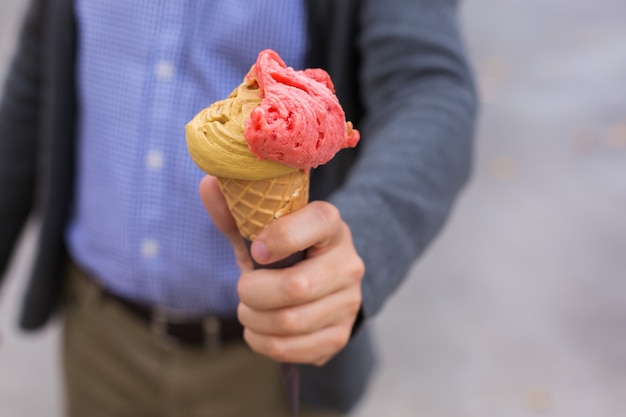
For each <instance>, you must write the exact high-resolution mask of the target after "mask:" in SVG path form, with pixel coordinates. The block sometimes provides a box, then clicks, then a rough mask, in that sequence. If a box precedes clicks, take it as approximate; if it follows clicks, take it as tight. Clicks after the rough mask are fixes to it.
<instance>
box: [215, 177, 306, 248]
mask: <svg viewBox="0 0 626 417" xmlns="http://www.w3.org/2000/svg"><path fill="white" fill-rule="evenodd" d="M218 181H219V185H220V188H221V189H222V193H223V194H224V197H226V202H227V203H228V207H229V208H230V212H231V213H232V215H233V217H234V218H235V221H236V222H237V227H238V228H239V233H241V235H242V236H243V237H244V238H246V239H248V240H250V241H252V240H254V238H256V236H257V235H258V234H259V233H260V232H261V231H262V230H263V229H264V228H265V227H266V226H267V225H268V224H270V223H271V222H273V221H274V220H276V219H278V218H279V217H281V216H284V215H285V214H288V213H291V212H293V211H295V210H297V209H299V208H300V207H302V206H304V205H306V203H307V202H308V199H309V174H308V173H305V172H304V171H301V170H298V171H295V172H292V173H289V174H286V175H282V176H279V177H274V178H268V179H264V180H256V181H247V180H236V179H232V178H222V177H218Z"/></svg>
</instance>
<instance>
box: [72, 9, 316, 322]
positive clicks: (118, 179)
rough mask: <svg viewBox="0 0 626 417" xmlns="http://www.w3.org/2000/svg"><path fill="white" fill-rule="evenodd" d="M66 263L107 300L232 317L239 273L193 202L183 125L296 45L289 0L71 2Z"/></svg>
mask: <svg viewBox="0 0 626 417" xmlns="http://www.w3.org/2000/svg"><path fill="white" fill-rule="evenodd" d="M76 15H77V20H78V30H79V45H78V66H77V77H78V78H77V80H78V90H79V105H80V107H79V124H78V132H79V137H78V139H79V140H78V150H77V155H78V175H77V180H76V181H77V182H76V190H77V194H76V200H75V204H74V210H73V217H72V220H71V223H70V226H69V228H68V230H67V240H68V245H69V248H70V252H71V254H72V256H73V257H74V259H75V260H76V262H77V263H79V264H80V265H82V266H83V268H85V269H86V270H87V271H88V272H90V273H91V274H92V275H93V276H94V277H95V278H96V279H97V280H99V281H100V283H101V284H102V285H103V286H105V287H106V288H108V289H109V290H110V291H112V292H114V293H117V294H118V295H121V296H124V297H128V298H130V299H133V300H135V301H138V302H143V303H149V304H156V305H160V306H163V307H165V308H170V309H175V310H182V311H183V312H185V313H187V314H189V315H201V314H207V313H210V314H222V315H232V314H234V313H235V309H236V306H237V303H238V298H237V294H236V281H237V278H238V276H239V272H238V269H237V267H236V265H235V260H234V257H233V254H232V249H231V247H230V245H229V244H228V242H227V241H226V240H225V238H224V237H223V236H222V235H221V234H220V232H219V231H218V230H217V229H216V228H215V227H214V226H213V224H212V223H211V221H210V220H209V218H208V215H207V214H206V212H205V210H204V208H203V207H202V204H201V202H200V200H199V197H198V183H199V181H200V179H201V178H202V175H203V174H202V173H201V171H200V170H199V169H198V168H197V167H196V166H195V165H194V163H193V161H192V160H191V158H190V157H189V155H188V153H187V147H186V143H185V136H184V126H185V124H186V123H187V121H189V120H190V119H191V118H192V117H193V116H194V115H195V114H196V113H197V112H198V111H199V110H201V109H202V108H204V107H206V106H207V105H209V104H210V103H211V102H213V101H215V100H218V99H222V98H224V97H226V96H227V95H228V94H229V93H230V92H231V90H232V89H233V88H234V87H235V86H237V85H238V84H239V83H240V82H241V80H242V78H243V76H244V75H245V74H246V72H247V71H248V69H249V68H250V65H251V64H252V63H254V61H255V59H256V55H257V53H258V52H259V51H260V50H262V49H265V48H272V49H275V50H276V51H277V52H278V53H279V54H280V55H281V56H282V57H283V58H284V60H285V61H286V62H287V64H288V65H291V66H293V67H295V68H299V67H302V65H303V61H304V53H305V50H306V33H305V32H306V25H305V20H306V16H305V10H304V6H303V4H302V2H301V1H294V0H263V1H249V0H228V1H223V0H222V1H218V0H77V1H76Z"/></svg>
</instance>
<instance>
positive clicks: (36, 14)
mask: <svg viewBox="0 0 626 417" xmlns="http://www.w3.org/2000/svg"><path fill="white" fill-rule="evenodd" d="M42 4H43V2H42V1H39V0H35V1H33V2H31V4H30V6H29V8H28V10H27V12H26V15H25V19H24V22H23V24H22V27H21V32H20V36H19V42H18V45H17V50H16V53H15V56H14V57H13V60H12V62H11V65H10V68H9V72H8V75H7V78H6V80H5V83H4V90H3V94H2V99H1V101H0V193H1V195H0V280H1V279H2V276H3V275H4V273H5V269H6V267H7V263H8V261H9V259H10V257H11V254H12V252H13V248H14V246H15V242H16V240H17V238H18V237H19V234H20V232H21V230H22V228H23V226H24V223H25V221H26V219H27V218H28V216H29V213H30V211H31V208H32V204H33V194H34V182H35V180H34V179H35V176H36V174H35V170H36V165H37V164H36V155H37V152H36V142H37V135H38V126H39V123H38V122H39V104H40V88H39V87H40V83H41V75H40V69H41V66H40V62H41V45H40V39H41V34H42V24H41V19H40V18H41V14H42V13H41V10H42Z"/></svg>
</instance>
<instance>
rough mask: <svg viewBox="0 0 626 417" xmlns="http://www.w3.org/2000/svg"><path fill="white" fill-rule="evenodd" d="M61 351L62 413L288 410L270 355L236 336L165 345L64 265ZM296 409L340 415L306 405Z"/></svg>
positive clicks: (323, 416) (222, 416)
mask: <svg viewBox="0 0 626 417" xmlns="http://www.w3.org/2000/svg"><path fill="white" fill-rule="evenodd" d="M69 271H70V272H69V275H70V276H69V280H68V281H69V286H68V287H69V288H68V300H67V303H66V309H65V326H64V335H63V337H64V338H63V342H64V346H63V355H64V357H63V359H64V370H65V382H66V404H67V411H68V413H67V415H68V416H69V417H85V416H89V417H105V416H106V417H143V416H145V417H230V416H232V417H265V416H267V417H270V416H271V417H283V416H284V417H288V415H289V414H288V411H287V404H286V399H285V395H284V392H283V388H282V381H281V378H280V370H279V366H278V364H277V363H275V362H273V361H271V360H269V359H267V358H265V357H263V356H261V355H258V354H256V353H254V352H253V351H252V350H251V349H249V348H248V347H247V345H246V344H245V343H243V342H234V343H230V344H227V345H225V346H222V347H220V348H218V349H216V350H203V349H194V348H185V347H165V346H163V345H162V344H161V343H160V342H159V341H158V340H157V339H156V336H154V335H153V334H152V333H151V332H150V330H149V329H148V326H147V325H146V324H145V323H142V322H141V321H140V320H139V319H138V318H136V317H134V316H133V315H132V313H130V312H128V311H126V310H125V308H124V307H123V306H121V305H119V304H118V303H117V302H116V301H115V300H112V299H110V298H108V297H106V296H103V295H102V293H101V292H100V289H99V288H98V286H97V285H96V284H95V283H94V282H93V281H92V280H90V279H89V278H87V277H85V276H84V274H83V273H82V272H81V271H80V270H78V269H77V268H75V267H70V269H69ZM300 415H301V417H340V414H337V413H334V412H330V411H326V410H312V409H307V408H306V407H305V408H303V409H302V411H301V413H300Z"/></svg>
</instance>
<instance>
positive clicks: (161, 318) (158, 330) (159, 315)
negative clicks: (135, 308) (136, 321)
mask: <svg viewBox="0 0 626 417" xmlns="http://www.w3.org/2000/svg"><path fill="white" fill-rule="evenodd" d="M168 325H169V321H168V319H167V314H165V312H164V311H163V310H162V309H160V308H155V309H154V310H153V311H152V319H151V320H150V330H152V334H153V335H154V336H155V337H156V338H157V340H158V341H159V342H160V345H161V346H162V347H164V348H165V349H167V350H171V349H172V348H174V347H175V346H176V344H177V343H176V341H175V340H174V339H173V338H172V337H170V335H169V334H168Z"/></svg>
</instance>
